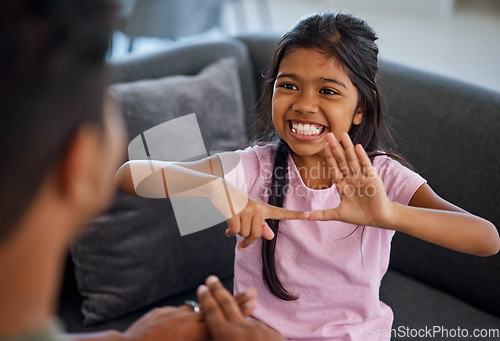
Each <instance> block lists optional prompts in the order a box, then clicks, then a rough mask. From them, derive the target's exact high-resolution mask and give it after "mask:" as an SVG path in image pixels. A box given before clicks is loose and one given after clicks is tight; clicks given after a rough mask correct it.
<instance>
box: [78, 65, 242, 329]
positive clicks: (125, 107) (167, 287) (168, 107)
mask: <svg viewBox="0 0 500 341" xmlns="http://www.w3.org/2000/svg"><path fill="white" fill-rule="evenodd" d="M112 92H113V93H114V94H115V95H116V96H117V98H118V99H119V100H120V101H121V103H122V112H123V115H124V117H125V121H126V125H127V129H128V134H129V137H130V138H131V139H132V138H134V137H135V136H137V135H139V134H140V133H142V132H143V131H145V130H148V129H150V128H152V127H154V126H156V125H158V124H160V123H163V122H165V121H168V120H171V119H173V118H175V117H178V116H183V115H185V114H190V113H192V112H195V113H196V115H197V118H198V122H199V125H200V128H201V133H202V136H203V138H204V141H205V146H206V147H207V149H208V150H213V149H215V150H221V149H222V150H229V149H234V148H237V147H238V146H239V145H240V144H241V142H242V137H243V136H244V135H245V128H244V121H243V108H242V100H241V96H240V93H241V91H240V85H239V78H238V70H237V65H236V60H235V59H234V58H233V57H229V58H225V59H221V60H219V61H216V62H215V63H212V64H210V65H209V66H207V67H206V68H204V69H203V70H202V71H201V72H200V73H199V74H198V75H193V76H171V77H165V78H160V79H154V80H143V81H137V82H130V83H120V84H115V85H114V86H113V87H112ZM165 143H166V144H168V136H166V137H165ZM91 225H92V226H91V227H89V228H88V229H87V230H86V231H85V232H84V233H83V235H82V236H81V238H80V239H79V241H78V242H77V243H75V244H74V245H73V246H72V251H71V252H72V257H73V261H74V263H75V274H76V280H77V284H78V287H79V289H80V291H81V293H82V295H83V296H84V301H83V304H82V312H83V315H84V318H85V320H84V324H85V325H92V324H95V323H97V322H102V321H105V320H109V319H112V318H115V317H118V316H120V315H123V314H125V313H127V312H131V311H133V310H136V309H138V308H141V307H143V306H145V305H148V304H150V303H152V302H155V301H157V300H159V299H161V298H165V297H168V296H172V295H174V294H177V293H180V292H182V291H184V290H187V289H189V288H193V287H195V286H197V285H198V284H201V283H202V282H203V280H204V279H205V278H206V277H207V276H208V275H210V274H216V275H219V276H220V277H221V278H228V277H232V273H233V259H232V257H226V255H231V254H232V248H233V245H234V241H232V239H229V238H227V237H226V236H225V235H224V230H225V223H224V224H219V226H217V227H213V228H214V229H218V230H219V233H218V234H217V235H214V236H212V235H213V234H214V231H211V230H210V229H208V230H205V231H201V232H198V233H195V234H192V235H187V236H184V237H180V233H179V230H178V227H177V223H176V219H175V216H174V214H173V211H172V206H171V204H170V201H169V200H152V199H144V198H136V197H132V196H129V195H126V194H123V193H118V194H117V196H116V199H115V201H114V204H113V206H112V208H111V210H110V211H109V212H107V213H106V214H104V215H103V216H101V217H99V218H98V219H97V220H96V221H95V222H94V223H93V224H91ZM208 236H210V237H208Z"/></svg>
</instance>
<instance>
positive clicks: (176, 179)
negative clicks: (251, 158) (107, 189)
mask: <svg viewBox="0 0 500 341" xmlns="http://www.w3.org/2000/svg"><path fill="white" fill-rule="evenodd" d="M216 179H219V178H218V177H216V176H214V175H211V174H207V173H204V172H203V171H199V170H195V169H191V168H187V167H184V166H181V165H178V164H175V163H170V162H162V161H149V160H142V161H129V162H127V163H126V164H124V165H123V166H122V167H121V168H120V169H119V170H118V172H117V173H116V175H115V179H114V182H115V185H116V186H117V187H118V188H119V189H120V190H122V191H123V192H125V193H128V194H132V195H137V196H141V197H144V198H171V197H174V196H175V197H183V196H187V197H209V187H210V186H208V185H209V184H210V183H211V182H213V181H214V180H216Z"/></svg>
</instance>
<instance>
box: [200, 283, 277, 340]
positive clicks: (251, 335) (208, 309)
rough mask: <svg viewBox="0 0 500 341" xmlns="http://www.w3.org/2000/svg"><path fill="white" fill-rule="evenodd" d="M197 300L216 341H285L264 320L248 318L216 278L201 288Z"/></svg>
mask: <svg viewBox="0 0 500 341" xmlns="http://www.w3.org/2000/svg"><path fill="white" fill-rule="evenodd" d="M198 301H199V303H200V305H201V312H202V314H203V316H204V318H205V323H206V325H207V327H208V330H209V331H210V334H211V335H212V338H213V339H214V340H216V341H246V340H252V341H253V340H262V341H283V338H282V337H281V335H280V334H279V333H278V332H277V331H276V330H274V329H271V328H270V327H268V326H267V325H265V324H264V323H262V322H261V321H258V320H255V319H253V318H249V317H245V316H244V315H243V314H242V312H241V310H240V308H239V307H238V304H237V303H236V301H235V299H234V298H233V297H232V296H231V294H230V293H229V291H227V290H226V288H224V286H223V285H222V283H221V282H220V281H219V280H218V278H217V277H215V276H210V277H208V278H207V280H206V285H201V286H200V287H199V288H198Z"/></svg>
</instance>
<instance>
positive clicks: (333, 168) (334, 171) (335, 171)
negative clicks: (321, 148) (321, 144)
mask: <svg viewBox="0 0 500 341" xmlns="http://www.w3.org/2000/svg"><path fill="white" fill-rule="evenodd" d="M327 138H328V137H327ZM325 157H326V163H327V164H328V170H329V171H330V176H331V177H332V178H333V182H335V183H337V182H339V181H340V180H342V178H343V176H342V172H341V171H340V167H339V165H338V164H337V160H335V157H334V156H333V153H332V147H331V145H330V144H329V143H328V142H327V143H326V144H325Z"/></svg>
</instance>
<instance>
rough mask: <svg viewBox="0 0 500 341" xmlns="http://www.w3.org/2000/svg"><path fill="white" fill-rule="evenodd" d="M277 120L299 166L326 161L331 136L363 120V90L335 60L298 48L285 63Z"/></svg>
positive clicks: (275, 103)
mask: <svg viewBox="0 0 500 341" xmlns="http://www.w3.org/2000/svg"><path fill="white" fill-rule="evenodd" d="M272 118H273V124H274V127H275V128H276V131H277V132H278V134H279V135H280V136H281V138H282V139H283V140H284V141H285V142H286V143H287V144H288V145H289V146H290V148H291V153H292V156H293V157H294V160H295V162H296V163H298V161H302V162H305V161H306V159H310V158H311V157H312V159H319V160H324V147H325V143H326V134H327V133H328V132H330V131H331V132H333V133H334V134H335V137H337V138H340V135H341V133H343V132H348V131H349V130H350V127H351V125H352V124H360V123H361V121H362V118H363V113H362V111H361V109H358V90H357V88H356V87H355V86H354V85H353V84H352V82H351V80H350V78H349V76H348V75H347V73H346V72H345V71H344V70H343V69H342V67H341V66H340V64H339V63H338V62H337V60H336V59H334V58H331V57H328V56H327V55H325V54H324V53H321V52H320V51H318V50H316V49H307V48H294V49H291V50H289V51H288V52H287V53H286V54H285V56H284V57H283V59H282V60H281V62H280V65H279V68H278V74H277V77H276V80H275V83H274V91H273V100H272Z"/></svg>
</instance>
